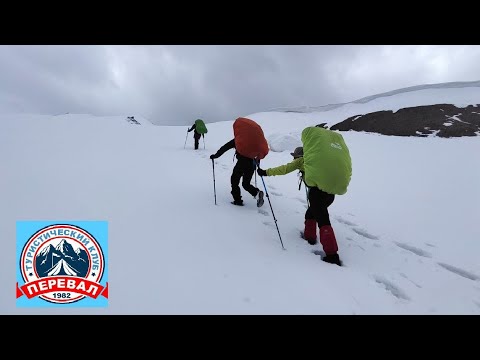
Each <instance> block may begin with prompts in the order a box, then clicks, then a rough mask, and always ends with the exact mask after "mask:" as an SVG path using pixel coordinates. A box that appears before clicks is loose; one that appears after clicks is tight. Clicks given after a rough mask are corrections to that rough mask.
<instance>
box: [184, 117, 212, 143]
mask: <svg viewBox="0 0 480 360" xmlns="http://www.w3.org/2000/svg"><path fill="white" fill-rule="evenodd" d="M192 130H195V131H194V133H193V138H194V139H195V150H198V142H199V140H200V137H202V136H203V141H204V143H205V134H206V133H207V132H208V130H207V127H206V126H205V123H204V122H203V120H202V119H197V120H195V123H194V124H193V125H192V127H191V128H190V129H188V131H187V132H190V131H192Z"/></svg>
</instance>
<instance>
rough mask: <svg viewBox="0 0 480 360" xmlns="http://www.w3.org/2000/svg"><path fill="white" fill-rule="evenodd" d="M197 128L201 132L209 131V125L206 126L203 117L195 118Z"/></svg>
mask: <svg viewBox="0 0 480 360" xmlns="http://www.w3.org/2000/svg"><path fill="white" fill-rule="evenodd" d="M195 130H196V131H197V132H198V133H199V134H206V133H207V132H208V130H207V127H206V126H205V123H204V122H203V120H202V119H197V120H195Z"/></svg>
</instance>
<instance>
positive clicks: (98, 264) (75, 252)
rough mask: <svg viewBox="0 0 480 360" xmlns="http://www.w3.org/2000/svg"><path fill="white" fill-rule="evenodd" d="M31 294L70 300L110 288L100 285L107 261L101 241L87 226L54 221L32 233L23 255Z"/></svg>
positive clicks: (24, 274)
mask: <svg viewBox="0 0 480 360" xmlns="http://www.w3.org/2000/svg"><path fill="white" fill-rule="evenodd" d="M20 268H21V274H22V277H23V280H24V281H25V284H24V285H22V286H21V290H22V292H23V293H24V294H25V295H26V296H27V297H28V298H29V299H31V298H33V297H36V296H38V297H40V298H41V299H43V300H45V301H48V302H51V303H57V304H69V303H73V302H76V301H79V300H82V299H84V298H85V297H86V296H89V297H91V298H94V299H96V298H97V297H98V296H99V295H100V294H102V292H104V291H105V293H104V294H103V295H104V296H105V297H106V295H107V288H106V287H104V286H102V285H100V280H101V279H102V275H103V271H104V269H105V261H104V256H103V252H102V248H101V247H100V245H99V243H98V241H97V240H96V239H95V238H94V237H93V236H92V235H91V234H90V233H88V232H87V231H86V230H84V229H82V228H80V227H78V226H73V225H51V226H48V227H46V228H43V229H41V230H39V231H37V232H36V233H35V234H33V235H32V236H31V237H30V238H29V239H28V241H27V242H26V244H25V246H24V247H23V250H22V253H21V255H20Z"/></svg>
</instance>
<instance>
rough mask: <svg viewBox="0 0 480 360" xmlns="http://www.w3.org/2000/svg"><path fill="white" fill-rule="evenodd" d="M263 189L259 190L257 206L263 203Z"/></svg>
mask: <svg viewBox="0 0 480 360" xmlns="http://www.w3.org/2000/svg"><path fill="white" fill-rule="evenodd" d="M263 203H264V201H263V191H262V190H258V199H257V207H261V206H262V205H263Z"/></svg>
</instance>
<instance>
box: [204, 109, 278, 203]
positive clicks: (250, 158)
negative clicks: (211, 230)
mask: <svg viewBox="0 0 480 360" xmlns="http://www.w3.org/2000/svg"><path fill="white" fill-rule="evenodd" d="M233 133H234V138H233V139H232V140H230V141H229V142H227V143H226V144H225V145H223V146H222V147H221V148H220V149H218V151H217V152H216V153H215V154H212V155H210V159H212V160H213V159H216V158H218V157H220V156H222V155H223V153H225V152H226V151H227V150H230V149H235V154H236V157H237V160H238V161H237V163H236V164H235V167H234V168H233V172H232V176H231V178H230V182H231V185H232V191H231V194H232V196H233V202H232V204H234V205H239V206H242V205H243V200H242V195H241V192H240V186H239V184H240V178H242V177H243V180H242V187H243V188H244V189H245V190H246V191H248V192H249V193H250V195H252V196H253V197H254V198H256V199H257V207H261V206H262V205H263V203H264V200H263V191H261V190H260V189H258V188H256V187H255V186H253V185H252V184H250V182H251V180H252V176H253V174H254V173H255V169H256V167H257V164H258V165H259V164H260V160H261V159H263V158H264V157H265V156H267V154H268V151H269V149H268V143H267V140H266V139H265V136H264V134H263V130H262V128H261V127H260V125H258V124H257V123H256V122H255V121H253V120H250V119H247V118H238V119H236V120H235V122H234V123H233ZM257 195H258V197H257Z"/></svg>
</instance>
